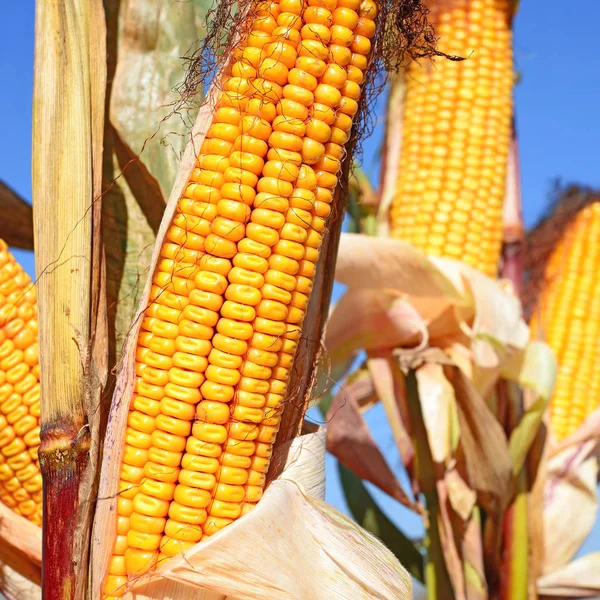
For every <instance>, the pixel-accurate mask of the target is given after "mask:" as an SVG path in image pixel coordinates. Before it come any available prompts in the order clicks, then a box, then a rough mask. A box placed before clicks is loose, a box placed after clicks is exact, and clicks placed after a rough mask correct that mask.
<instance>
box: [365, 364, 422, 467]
mask: <svg viewBox="0 0 600 600" xmlns="http://www.w3.org/2000/svg"><path fill="white" fill-rule="evenodd" d="M367 366H368V369H369V373H370V374H371V378H372V382H373V386H374V388H375V390H376V392H377V398H378V399H379V400H380V401H381V403H382V404H383V408H384V410H385V414H386V417H387V420H388V423H389V425H390V429H391V430H392V435H393V436H394V441H395V442H396V447H397V448H398V452H399V453H400V457H401V458H402V463H403V464H404V467H405V468H406V469H407V471H408V473H409V474H410V475H412V465H413V460H414V455H415V449H414V447H413V443H412V440H411V437H410V421H409V417H408V407H407V406H406V389H405V385H404V375H403V374H402V372H401V371H400V368H399V367H398V365H397V364H396V361H395V360H394V359H393V357H392V354H391V352H388V353H386V354H383V355H380V356H374V355H373V353H369V359H368V360H367Z"/></svg>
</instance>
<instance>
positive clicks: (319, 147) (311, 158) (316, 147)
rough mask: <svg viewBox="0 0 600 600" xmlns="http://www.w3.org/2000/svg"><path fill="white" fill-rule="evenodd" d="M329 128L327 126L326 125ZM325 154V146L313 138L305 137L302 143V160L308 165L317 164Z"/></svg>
mask: <svg viewBox="0 0 600 600" xmlns="http://www.w3.org/2000/svg"><path fill="white" fill-rule="evenodd" d="M325 127H327V125H325ZM324 154H325V146H324V145H323V144H322V143H321V142H318V141H316V140H314V139H312V138H311V137H305V138H304V140H303V143H302V158H303V159H304V160H305V161H306V162H307V163H308V164H315V163H316V162H318V161H319V160H320V159H321V158H322V157H323V155H324Z"/></svg>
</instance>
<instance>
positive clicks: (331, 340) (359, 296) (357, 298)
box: [325, 289, 429, 375]
mask: <svg viewBox="0 0 600 600" xmlns="http://www.w3.org/2000/svg"><path fill="white" fill-rule="evenodd" d="M357 315H360V318H358V319H356V316H357ZM351 317H353V319H354V320H353V326H352V327H349V326H348V325H349V324H348V319H349V318H351ZM428 340H429V335H428V333H427V325H426V323H425V321H424V320H423V318H422V317H421V316H420V315H419V313H418V312H417V311H416V310H415V309H414V308H413V307H412V306H411V305H410V304H408V302H406V301H404V300H403V299H402V298H399V295H398V293H395V292H393V291H388V290H375V289H364V290H361V289H359V290H357V291H356V292H355V293H348V294H345V295H344V296H343V297H342V298H341V299H340V301H339V302H338V303H337V305H336V307H335V310H334V311H333V312H332V314H331V316H330V318H329V322H328V324H327V330H326V333H325V345H326V347H327V349H328V356H329V359H330V360H331V362H332V364H333V365H338V364H341V363H344V362H345V361H348V359H351V358H352V357H353V356H354V355H355V354H356V352H357V351H358V350H359V349H362V348H367V349H369V350H383V349H388V348H396V347H398V346H417V347H421V346H422V345H426V344H427V342H428ZM342 375H343V374H342Z"/></svg>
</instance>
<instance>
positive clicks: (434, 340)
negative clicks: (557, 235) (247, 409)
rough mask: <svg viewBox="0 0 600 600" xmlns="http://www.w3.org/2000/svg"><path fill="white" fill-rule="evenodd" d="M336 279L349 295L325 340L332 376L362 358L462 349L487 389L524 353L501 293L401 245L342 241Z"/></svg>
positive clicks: (519, 326)
mask: <svg viewBox="0 0 600 600" xmlns="http://www.w3.org/2000/svg"><path fill="white" fill-rule="evenodd" d="M336 279H337V280H338V281H340V282H342V283H344V284H346V285H348V290H347V292H346V294H345V296H344V297H343V298H342V299H341V300H340V301H339V302H338V304H337V306H336V307H335V308H334V309H333V310H332V313H331V316H330V321H329V325H328V330H327V334H326V337H325V345H326V347H327V350H328V352H329V356H330V357H331V360H332V367H333V369H335V367H336V364H339V363H340V362H341V361H346V360H348V357H351V356H354V355H355V354H356V353H357V352H359V351H360V350H367V351H370V350H382V349H385V348H388V349H393V348H396V347H402V346H404V347H407V346H408V347H410V346H413V347H414V346H418V345H419V344H425V343H428V344H429V345H430V346H436V347H440V348H444V349H446V348H450V347H452V346H464V347H466V348H467V349H468V351H469V356H470V358H471V360H472V361H473V362H474V363H475V364H476V365H477V366H478V368H479V369H483V370H492V375H491V377H488V378H487V380H486V385H491V384H492V383H493V380H494V379H495V378H496V377H497V376H498V371H499V369H500V368H501V367H502V366H503V364H504V363H505V362H506V361H507V360H508V359H509V358H510V357H511V356H512V355H513V354H515V353H517V352H518V351H519V350H521V349H523V348H525V347H526V345H527V342H528V337H529V330H528V328H527V326H526V324H525V322H524V321H523V319H522V312H521V306H520V303H519V301H518V299H517V298H516V297H515V296H514V294H513V293H512V292H511V291H510V290H509V289H507V288H506V286H504V285H502V284H501V283H500V282H496V281H493V280H492V279H490V278H489V277H486V276H485V275H483V274H481V273H479V272H478V271H477V270H476V269H473V268H471V267H468V266H466V265H464V264H462V263H460V262H458V261H454V260H450V259H442V258H428V257H427V256H425V254H423V253H422V252H421V251H419V250H417V249H416V248H414V247H412V246H411V245H410V244H407V243H405V242H402V241H400V240H395V239H386V238H373V237H368V236H364V235H356V234H343V235H342V238H341V243H340V249H339V255H338V262H337V267H336ZM425 332H427V333H425Z"/></svg>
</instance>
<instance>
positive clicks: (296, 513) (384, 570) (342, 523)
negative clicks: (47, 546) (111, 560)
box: [124, 432, 412, 600]
mask: <svg viewBox="0 0 600 600" xmlns="http://www.w3.org/2000/svg"><path fill="white" fill-rule="evenodd" d="M291 444H292V449H291V451H290V452H289V453H288V459H287V462H286V466H285V468H284V469H283V471H282V474H281V476H280V477H279V478H278V479H276V480H275V481H273V482H272V483H271V484H270V485H269V486H268V488H267V489H266V491H265V495H264V496H263V498H262V500H261V501H260V503H259V504H258V505H257V507H256V508H255V509H254V510H253V511H252V512H251V513H249V514H248V515H246V516H245V517H244V518H243V519H240V520H238V521H236V522H235V523H233V524H232V525H231V526H229V527H227V528H225V529H223V530H221V531H220V532H218V533H217V534H215V535H214V536H211V537H210V538H209V539H208V540H206V541H203V542H200V543H199V544H197V545H195V546H194V547H192V548H190V549H189V550H188V551H186V552H184V553H182V554H180V555H178V556H176V557H174V558H172V559H170V560H169V561H167V562H165V563H164V565H162V566H161V567H160V568H159V569H158V570H157V571H155V572H154V573H152V574H150V575H148V576H146V577H144V578H141V579H139V580H138V581H137V582H135V583H134V584H133V585H132V587H131V590H130V591H129V592H128V593H127V594H126V595H125V596H124V599H125V600H130V599H131V600H132V599H133V598H135V599H136V600H158V599H159V598H160V599H165V600H168V599H173V600H174V599H175V598H177V600H181V599H184V600H185V599H190V600H191V599H192V598H194V599H195V600H197V599H198V598H202V599H203V600H225V598H227V599H228V600H297V599H299V598H315V599H319V598H322V599H324V600H325V599H329V598H340V599H342V598H346V599H348V600H354V599H356V600H358V599H360V598H364V599H380V600H389V599H390V598H394V599H398V600H403V599H406V600H408V599H410V598H411V595H412V583H411V578H410V576H409V574H408V573H407V572H406V571H405V570H404V568H403V567H402V566H401V565H400V563H399V562H398V561H397V560H396V558H395V557H394V556H393V555H392V553H391V552H390V551H389V550H387V548H385V546H383V544H381V542H379V541H378V540H376V539H375V538H374V537H373V536H371V535H370V534H368V533H366V532H365V531H364V530H362V529H361V528H360V527H358V526H357V525H356V524H355V523H353V522H352V521H351V520H350V519H348V518H347V517H345V516H343V515H342V514H341V513H339V512H337V511H336V510H334V509H333V508H331V507H330V506H328V505H327V504H325V503H324V502H323V501H322V500H321V499H319V498H317V497H315V496H312V495H310V494H309V493H308V492H309V490H311V491H313V492H317V491H319V490H320V492H322V491H323V486H322V482H323V481H324V461H323V458H324V439H323V432H320V433H317V434H311V435H308V436H303V437H300V438H296V439H295V440H293V441H292V442H291ZM276 452H279V453H280V455H281V452H282V448H278V449H277V450H276ZM289 457H291V459H290V458H289ZM305 483H306V484H307V485H308V488H306V487H305V485H304V484H305ZM320 492H319V493H320ZM249 549H252V551H249Z"/></svg>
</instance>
